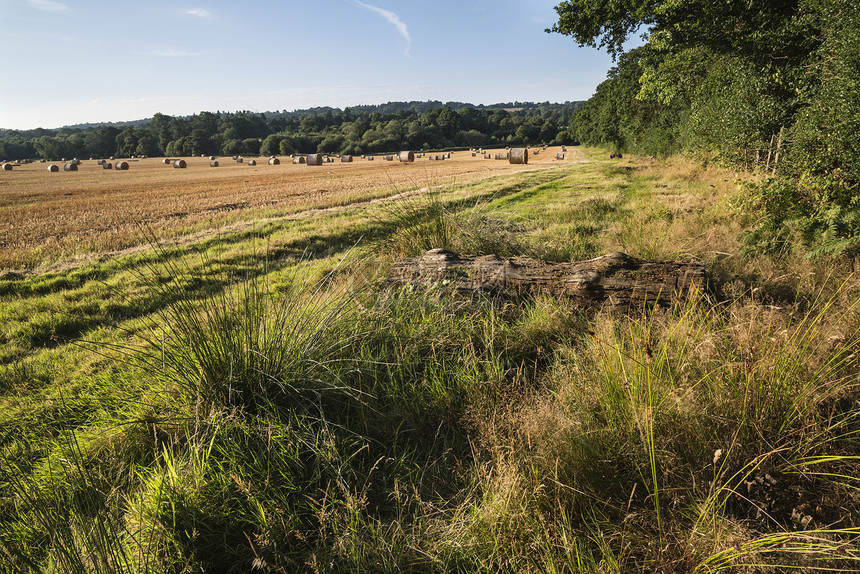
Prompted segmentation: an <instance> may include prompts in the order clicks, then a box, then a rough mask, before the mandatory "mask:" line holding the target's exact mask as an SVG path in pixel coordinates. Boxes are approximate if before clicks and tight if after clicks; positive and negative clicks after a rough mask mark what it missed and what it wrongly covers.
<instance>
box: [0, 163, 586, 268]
mask: <svg viewBox="0 0 860 574" xmlns="http://www.w3.org/2000/svg"><path fill="white" fill-rule="evenodd" d="M498 151H499V150H489V152H490V153H491V154H492V155H495V153H498ZM560 151H561V150H560V148H559V149H555V148H550V149H547V150H546V151H543V152H542V153H541V154H539V155H532V156H531V157H530V161H529V164H528V165H511V164H510V163H508V162H507V161H497V160H493V159H483V157H481V155H480V154H479V155H478V156H476V157H473V156H472V154H471V152H468V151H460V152H454V153H452V154H451V157H450V159H447V160H444V161H430V160H429V156H427V155H425V156H423V157H419V158H416V160H415V162H414V163H400V162H398V161H385V160H384V159H383V157H382V156H375V158H374V160H373V161H369V160H367V159H362V158H358V157H356V158H354V161H353V162H352V163H342V162H341V161H340V158H336V159H335V162H333V163H326V164H323V165H322V166H308V165H305V164H293V163H292V162H291V160H290V158H288V157H287V158H280V160H281V163H280V165H269V164H268V158H244V159H245V161H244V162H243V163H238V162H236V161H233V160H232V159H231V158H229V157H223V158H218V161H219V164H220V165H219V167H217V168H213V167H210V166H209V161H210V160H209V159H208V157H207V158H201V157H196V158H184V159H185V161H186V164H187V167H186V168H185V169H176V168H174V167H173V165H172V164H169V165H165V164H164V163H162V158H146V159H131V160H127V161H128V162H129V166H130V167H129V169H128V171H117V170H114V169H111V170H106V169H103V168H102V166H100V165H98V162H96V161H95V160H87V161H82V163H81V165H80V166H79V168H78V171H77V172H65V171H62V167H61V171H60V172H56V173H51V172H49V171H48V170H47V167H46V164H41V163H34V164H28V165H22V166H16V167H15V168H14V170H13V171H3V172H0V269H7V270H8V269H12V270H24V269H33V268H36V267H39V266H44V265H51V264H56V263H57V262H62V261H69V260H75V259H86V258H88V257H90V256H92V255H93V254H98V253H106V252H112V251H117V250H121V249H126V248H129V247H134V246H137V245H139V244H141V242H142V241H143V234H142V233H141V226H143V227H145V228H147V229H150V230H152V232H153V233H155V234H156V235H158V236H159V237H163V238H169V237H178V236H181V235H184V234H188V233H192V232H201V231H204V232H205V231H207V230H213V229H217V228H219V227H222V226H225V225H228V224H231V223H235V222H237V221H243V220H248V219H253V218H257V217H265V216H267V215H273V214H274V215H284V214H289V213H298V212H302V211H306V210H315V209H325V208H332V207H337V206H347V205H350V204H353V203H361V202H366V201H371V200H373V199H378V198H381V197H386V196H389V195H394V194H397V193H400V192H402V191H403V190H408V189H417V188H422V187H428V186H434V185H452V184H456V185H461V184H467V183H470V182H474V181H477V180H481V179H485V178H487V177H491V176H495V175H502V174H512V173H517V172H521V171H526V170H535V169H544V168H547V167H551V166H553V165H558V164H559V163H562V162H560V161H559V160H557V159H556V154H557V153H559V152H560ZM567 157H570V156H569V155H568V156H567ZM171 159H174V158H171ZM251 159H253V160H255V161H256V163H257V165H256V166H249V165H248V161H250V160H251ZM564 161H569V160H564ZM57 165H60V166H62V163H59V162H58V163H57Z"/></svg>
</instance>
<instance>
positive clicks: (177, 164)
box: [173, 159, 187, 169]
mask: <svg viewBox="0 0 860 574" xmlns="http://www.w3.org/2000/svg"><path fill="white" fill-rule="evenodd" d="M186 167H187V165H186V163H185V160H184V159H177V160H174V161H173V168H174V169H185V168H186Z"/></svg>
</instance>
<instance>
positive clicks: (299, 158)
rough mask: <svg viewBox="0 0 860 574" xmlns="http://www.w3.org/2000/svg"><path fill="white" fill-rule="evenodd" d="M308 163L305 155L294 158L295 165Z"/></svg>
mask: <svg viewBox="0 0 860 574" xmlns="http://www.w3.org/2000/svg"><path fill="white" fill-rule="evenodd" d="M306 161H307V160H306V159H305V156H303V155H300V156H299V157H294V158H293V163H295V164H301V163H305V162H306Z"/></svg>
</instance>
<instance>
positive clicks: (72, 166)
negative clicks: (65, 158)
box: [63, 162, 78, 171]
mask: <svg viewBox="0 0 860 574" xmlns="http://www.w3.org/2000/svg"><path fill="white" fill-rule="evenodd" d="M63 171H78V164H76V163H72V162H68V163H66V164H64V165H63Z"/></svg>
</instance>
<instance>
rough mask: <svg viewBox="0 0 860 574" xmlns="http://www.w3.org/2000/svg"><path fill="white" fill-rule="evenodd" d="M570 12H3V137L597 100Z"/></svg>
mask: <svg viewBox="0 0 860 574" xmlns="http://www.w3.org/2000/svg"><path fill="white" fill-rule="evenodd" d="M555 4H557V0H460V1H454V0H435V1H413V0H400V1H399V2H394V1H393V0H316V1H308V0H281V1H275V0H269V1H264V0H245V1H244V2H222V1H216V0H190V1H188V2H186V1H185V0H169V1H160V0H155V1H146V2H126V1H119V2H116V1H111V2H108V1H101V0H87V1H82V0H0V14H3V18H2V20H0V53H2V54H3V62H4V64H3V76H2V80H0V82H2V83H0V127H2V128H13V129H29V128H35V127H45V128H55V127H60V126H63V125H69V124H76V123H83V122H102V121H124V120H135V119H141V118H147V117H151V116H152V115H153V114H154V113H156V112H162V113H165V114H170V115H186V114H193V113H197V112H200V111H203V110H206V111H219V110H220V111H235V110H252V111H260V112H263V111H272V110H294V109H301V108H307V107H313V106H334V107H341V108H342V107H345V106H352V105H360V104H378V103H384V102H387V101H397V100H442V101H464V102H470V103H473V104H492V103H497V102H504V101H514V100H519V101H552V102H563V101H567V100H583V99H587V98H588V97H589V96H590V95H591V94H592V93H593V92H594V88H595V87H596V86H597V84H598V83H600V82H601V81H603V79H604V77H605V75H606V71H607V70H608V69H609V67H610V66H611V65H612V62H611V60H610V58H609V57H608V56H607V55H606V54H603V53H600V52H598V51H596V50H593V49H589V48H579V47H577V46H576V44H575V43H574V42H573V40H571V39H570V38H567V37H564V36H561V35H558V34H547V33H545V32H544V29H545V28H547V27H549V26H551V25H552V24H553V23H554V22H555V19H556V18H555V17H556V14H555V11H554V10H553V6H554V5H555Z"/></svg>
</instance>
